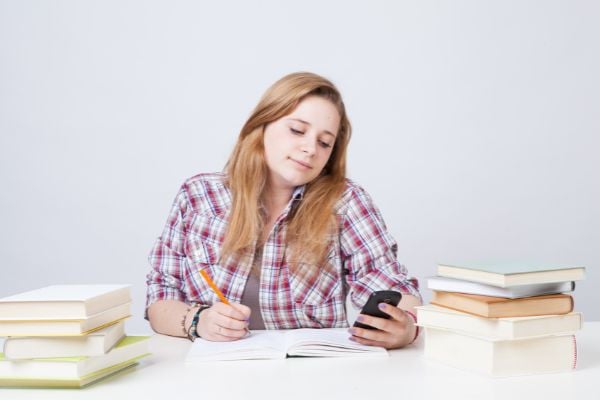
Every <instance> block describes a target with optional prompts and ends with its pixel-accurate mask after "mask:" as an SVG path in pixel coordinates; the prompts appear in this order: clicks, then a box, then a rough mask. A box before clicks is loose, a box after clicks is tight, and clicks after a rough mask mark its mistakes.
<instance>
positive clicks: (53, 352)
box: [4, 321, 125, 360]
mask: <svg viewBox="0 0 600 400" xmlns="http://www.w3.org/2000/svg"><path fill="white" fill-rule="evenodd" d="M124 336H125V322H124V321H120V322H117V323H115V324H112V325H109V326H107V327H106V328H103V329H100V330H98V331H95V332H91V333H89V334H88V335H82V336H74V337H73V336H46V337H44V336H12V337H9V338H7V339H6V340H5V341H4V356H5V357H6V358H8V359H11V360H19V359H28V358H55V357H77V356H99V355H102V354H106V353H107V352H108V351H109V350H110V349H112V348H113V346H114V345H115V344H116V343H117V342H118V341H120V340H121V339H122V338H123V337H124Z"/></svg>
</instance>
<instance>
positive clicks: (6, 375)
mask: <svg viewBox="0 0 600 400" xmlns="http://www.w3.org/2000/svg"><path fill="white" fill-rule="evenodd" d="M148 339H149V337H148V336H126V337H125V338H123V339H122V340H121V341H120V342H119V343H117V345H116V346H115V347H114V348H113V349H112V350H111V351H109V352H108V353H107V354H104V355H101V356H95V357H68V358H44V359H33V360H18V361H12V360H7V359H6V358H5V357H4V355H2V354H0V386H55V387H80V386H84V385H86V384H89V383H91V382H94V381H95V380H98V379H100V378H103V377H105V376H107V375H110V374H112V373H114V372H116V371H118V370H121V369H123V368H126V367H128V366H130V365H132V364H135V363H136V362H137V361H138V360H139V359H140V358H142V357H144V356H147V355H148V354H149V352H148Z"/></svg>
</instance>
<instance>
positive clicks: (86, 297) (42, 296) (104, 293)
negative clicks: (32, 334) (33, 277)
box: [0, 285, 131, 320]
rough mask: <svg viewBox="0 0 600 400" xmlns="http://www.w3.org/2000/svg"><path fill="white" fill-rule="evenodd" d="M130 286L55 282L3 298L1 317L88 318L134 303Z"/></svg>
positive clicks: (30, 318) (16, 318) (2, 318)
mask: <svg viewBox="0 0 600 400" xmlns="http://www.w3.org/2000/svg"><path fill="white" fill-rule="evenodd" d="M130 292H131V290H130V286H129V285H54V286H46V287H43V288H41V289H36V290H31V291H29V292H24V293H19V294H15V295H14V296H9V297H4V298H1V299H0V320H43V319H49V320H62V319H65V320H66V319H85V318H88V317H91V316H92V315H96V314H99V313H101V312H102V311H106V310H108V309H110V308H113V307H116V306H118V305H121V304H125V303H129V302H131V294H130Z"/></svg>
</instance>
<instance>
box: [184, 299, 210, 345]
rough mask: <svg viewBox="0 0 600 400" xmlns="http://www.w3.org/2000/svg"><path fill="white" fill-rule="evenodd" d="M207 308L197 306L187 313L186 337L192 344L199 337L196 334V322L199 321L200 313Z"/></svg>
mask: <svg viewBox="0 0 600 400" xmlns="http://www.w3.org/2000/svg"><path fill="white" fill-rule="evenodd" d="M207 308H209V306H206V305H198V306H196V307H194V308H193V309H192V310H191V311H190V312H189V313H188V316H189V318H188V319H189V325H187V331H186V336H187V338H188V339H189V340H191V341H192V342H193V341H194V340H196V339H197V338H199V337H200V335H199V334H198V322H199V321H200V313H201V312H202V311H204V310H206V309H207Z"/></svg>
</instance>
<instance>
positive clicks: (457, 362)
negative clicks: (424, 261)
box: [417, 264, 585, 376]
mask: <svg viewBox="0 0 600 400" xmlns="http://www.w3.org/2000/svg"><path fill="white" fill-rule="evenodd" d="M584 277H585V269H584V268H582V267H563V266H539V265H538V266H536V265H523V264H478V265H438V270H437V276H435V277H431V278H429V279H428V288H429V289H431V290H433V298H432V300H431V304H429V305H425V306H421V307H418V309H417V320H418V321H419V323H418V325H419V326H421V327H423V328H424V331H425V356H426V357H427V358H429V359H433V360H437V361H440V362H443V363H445V364H449V365H451V366H454V367H458V368H462V369H467V370H472V371H477V372H484V373H487V374H490V375H492V376H515V375H527V374H536V373H547V372H560V371H567V370H573V369H574V368H575V366H576V362H577V344H576V340H575V332H576V331H577V330H579V329H581V326H582V323H583V321H582V315H581V313H578V312H573V297H572V296H571V295H570V294H567V293H565V292H572V291H573V290H574V289H575V282H574V281H577V280H581V279H584Z"/></svg>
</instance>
